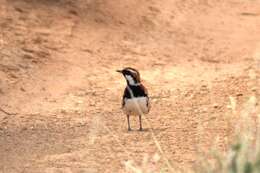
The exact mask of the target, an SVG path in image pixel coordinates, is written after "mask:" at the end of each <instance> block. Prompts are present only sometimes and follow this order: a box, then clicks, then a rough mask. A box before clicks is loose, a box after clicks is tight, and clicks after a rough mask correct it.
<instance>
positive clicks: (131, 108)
mask: <svg viewBox="0 0 260 173" xmlns="http://www.w3.org/2000/svg"><path fill="white" fill-rule="evenodd" d="M117 72H119V73H122V74H123V76H124V77H125V79H126V82H127V86H126V88H125V91H124V95H123V101H122V109H123V111H124V113H125V114H126V116H127V124H128V131H130V130H131V127H130V116H132V115H133V116H139V124H140V129H139V130H140V131H142V130H143V128H142V115H143V114H147V113H148V112H149V110H150V103H149V97H148V92H147V90H146V88H145V87H144V86H143V84H141V79H140V73H139V72H138V71H137V70H136V69H134V68H131V67H127V68H124V69H123V70H117Z"/></svg>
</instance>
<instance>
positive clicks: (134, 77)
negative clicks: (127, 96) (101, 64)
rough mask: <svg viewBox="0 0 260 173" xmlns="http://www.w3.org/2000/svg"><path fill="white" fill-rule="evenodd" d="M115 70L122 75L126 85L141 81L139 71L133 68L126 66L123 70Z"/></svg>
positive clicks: (137, 83) (136, 83)
mask: <svg viewBox="0 0 260 173" xmlns="http://www.w3.org/2000/svg"><path fill="white" fill-rule="evenodd" d="M117 72H119V73H122V74H123V75H124V77H125V79H126V82H127V84H128V85H139V84H140V82H141V79H140V73H139V72H138V71H137V70H136V69H134V68H131V67H126V68H124V69H123V70H117Z"/></svg>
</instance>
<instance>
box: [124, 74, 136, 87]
mask: <svg viewBox="0 0 260 173" xmlns="http://www.w3.org/2000/svg"><path fill="white" fill-rule="evenodd" d="M125 78H126V80H127V81H128V83H129V84H130V85H139V83H136V82H135V80H134V79H133V77H132V76H130V75H125Z"/></svg>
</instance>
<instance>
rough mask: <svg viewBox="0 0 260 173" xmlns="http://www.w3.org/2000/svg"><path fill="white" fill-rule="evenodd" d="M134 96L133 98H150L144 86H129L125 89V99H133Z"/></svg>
mask: <svg viewBox="0 0 260 173" xmlns="http://www.w3.org/2000/svg"><path fill="white" fill-rule="evenodd" d="M132 95H133V97H146V96H148V95H147V92H146V89H145V88H144V86H142V85H136V86H127V87H126V88H125V92H124V96H123V98H132Z"/></svg>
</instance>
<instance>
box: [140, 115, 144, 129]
mask: <svg viewBox="0 0 260 173" xmlns="http://www.w3.org/2000/svg"><path fill="white" fill-rule="evenodd" d="M139 123H140V129H139V130H140V131H142V130H143V127H142V116H141V115H139Z"/></svg>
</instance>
